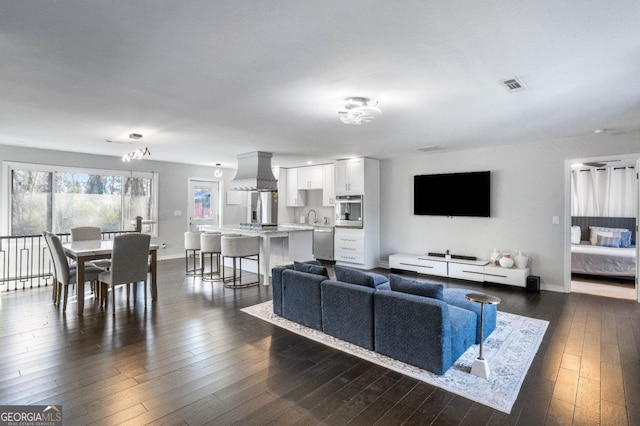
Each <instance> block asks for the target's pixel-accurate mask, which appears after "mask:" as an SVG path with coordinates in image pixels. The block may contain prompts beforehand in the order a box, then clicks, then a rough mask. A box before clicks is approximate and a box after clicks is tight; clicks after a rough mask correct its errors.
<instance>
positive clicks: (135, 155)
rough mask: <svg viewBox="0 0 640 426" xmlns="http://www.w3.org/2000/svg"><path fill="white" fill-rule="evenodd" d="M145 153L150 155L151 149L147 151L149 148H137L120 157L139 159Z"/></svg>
mask: <svg viewBox="0 0 640 426" xmlns="http://www.w3.org/2000/svg"><path fill="white" fill-rule="evenodd" d="M146 155H151V151H149V148H145V149H142V148H139V149H136V150H135V151H133V152H130V153H128V154H125V155H124V156H123V157H122V161H131V160H141V159H142V157H144V156H146Z"/></svg>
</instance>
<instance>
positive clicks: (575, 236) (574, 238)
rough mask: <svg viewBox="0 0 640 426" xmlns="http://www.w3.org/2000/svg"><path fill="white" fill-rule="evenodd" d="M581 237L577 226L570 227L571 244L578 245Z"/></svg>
mask: <svg viewBox="0 0 640 426" xmlns="http://www.w3.org/2000/svg"><path fill="white" fill-rule="evenodd" d="M581 235H582V231H581V230H580V227H579V226H572V227H571V244H580V238H581Z"/></svg>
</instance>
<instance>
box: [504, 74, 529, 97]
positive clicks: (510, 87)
mask: <svg viewBox="0 0 640 426" xmlns="http://www.w3.org/2000/svg"><path fill="white" fill-rule="evenodd" d="M498 83H500V85H501V86H502V87H504V88H505V89H506V90H507V92H510V93H513V92H521V91H523V90H524V89H526V88H527V86H525V84H524V83H523V82H522V80H521V79H520V78H518V77H512V78H506V79H504V80H500V81H498Z"/></svg>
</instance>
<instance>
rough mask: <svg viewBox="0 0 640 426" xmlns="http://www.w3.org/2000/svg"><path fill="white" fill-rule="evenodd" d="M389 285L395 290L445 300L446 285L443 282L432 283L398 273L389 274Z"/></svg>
mask: <svg viewBox="0 0 640 426" xmlns="http://www.w3.org/2000/svg"><path fill="white" fill-rule="evenodd" d="M389 285H390V286H391V290H393V291H400V292H402V293H409V294H415V295H416V296H423V297H430V298H431V299H438V300H444V291H443V290H444V286H443V285H442V284H432V283H427V282H424V281H418V280H412V279H410V278H404V277H401V276H399V275H396V274H389Z"/></svg>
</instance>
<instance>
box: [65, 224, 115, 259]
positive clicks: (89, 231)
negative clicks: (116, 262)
mask: <svg viewBox="0 0 640 426" xmlns="http://www.w3.org/2000/svg"><path fill="white" fill-rule="evenodd" d="M101 239H102V229H100V228H99V227H97V226H77V227H75V228H71V241H95V240H101ZM91 263H93V264H94V265H96V266H99V267H101V268H106V269H109V267H110V266H111V260H109V259H96V260H93V261H92V262H91Z"/></svg>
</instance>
